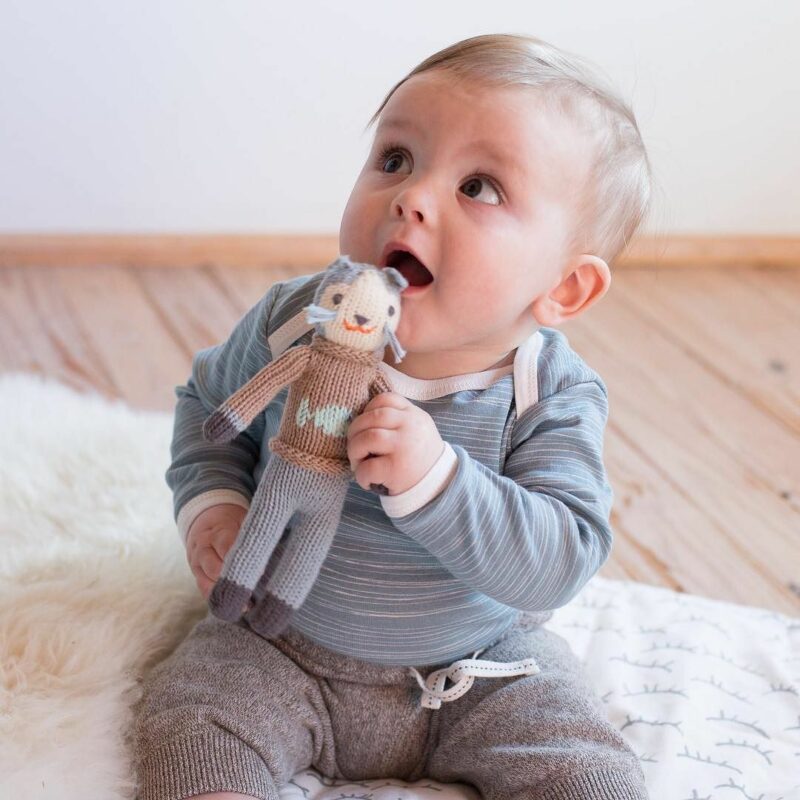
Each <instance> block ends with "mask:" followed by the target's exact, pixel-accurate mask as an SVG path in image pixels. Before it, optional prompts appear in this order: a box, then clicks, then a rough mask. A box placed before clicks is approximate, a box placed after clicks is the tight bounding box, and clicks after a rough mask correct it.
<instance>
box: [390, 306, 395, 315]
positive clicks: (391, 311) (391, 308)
mask: <svg viewBox="0 0 800 800" xmlns="http://www.w3.org/2000/svg"><path fill="white" fill-rule="evenodd" d="M389 316H390V317H393V316H394V306H389Z"/></svg>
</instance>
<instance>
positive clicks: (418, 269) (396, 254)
mask: <svg viewBox="0 0 800 800" xmlns="http://www.w3.org/2000/svg"><path fill="white" fill-rule="evenodd" d="M386 266H387V267H394V268H395V269H396V270H397V271H398V272H399V273H400V274H401V275H402V276H403V277H404V278H405V279H406V280H407V281H408V284H409V286H425V285H427V284H429V283H430V282H431V281H432V280H433V275H431V273H430V272H429V271H428V268H427V267H426V266H425V265H424V264H423V263H422V262H421V261H420V260H419V259H418V258H417V257H416V256H412V255H411V253H406V252H405V251H404V250H392V252H391V253H389V256H388V258H387V259H386Z"/></svg>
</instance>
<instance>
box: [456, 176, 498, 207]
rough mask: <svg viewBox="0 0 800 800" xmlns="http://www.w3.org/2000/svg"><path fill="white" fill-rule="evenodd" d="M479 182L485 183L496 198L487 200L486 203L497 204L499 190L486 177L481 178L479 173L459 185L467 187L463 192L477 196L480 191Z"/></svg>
mask: <svg viewBox="0 0 800 800" xmlns="http://www.w3.org/2000/svg"><path fill="white" fill-rule="evenodd" d="M481 184H485V185H487V186H488V187H489V188H490V189H491V191H492V194H493V195H494V197H495V198H496V199H494V200H489V201H488V203H487V204H488V205H492V206H499V205H500V202H501V198H500V192H499V191H498V190H497V189H496V188H495V187H494V186H493V185H492V183H491V181H489V180H487V179H486V178H482V177H480V176H479V175H476V176H475V177H474V178H470V179H469V180H468V181H465V182H464V183H462V184H461V185H462V187H467V190H466V191H465V192H464V194H466V195H468V196H469V197H478V196H479V195H480V193H481V189H480V185H481ZM482 202H485V201H482Z"/></svg>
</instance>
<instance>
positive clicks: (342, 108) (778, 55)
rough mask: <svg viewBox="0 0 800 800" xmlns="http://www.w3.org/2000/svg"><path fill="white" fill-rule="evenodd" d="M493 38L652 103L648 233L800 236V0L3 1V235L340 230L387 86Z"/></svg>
mask: <svg viewBox="0 0 800 800" xmlns="http://www.w3.org/2000/svg"><path fill="white" fill-rule="evenodd" d="M284 6H285V7H284ZM490 32H510V33H515V32H519V33H529V34H532V35H535V36H539V37H540V38H543V39H546V40H548V41H550V42H552V43H553V44H556V45H559V46H562V47H564V48H565V49H569V50H572V51H575V52H579V53H581V54H583V55H584V56H586V57H588V58H589V59H591V60H592V61H594V62H595V63H596V64H598V65H599V66H600V67H601V68H602V69H603V70H605V72H606V73H607V74H608V75H609V76H610V77H611V78H612V80H613V81H614V82H615V83H616V85H617V86H618V87H619V88H620V90H621V92H622V94H623V96H624V97H625V98H626V99H627V100H628V101H629V102H631V103H632V105H633V108H634V111H635V113H636V115H637V118H638V120H639V124H640V127H641V129H642V132H643V135H644V138H645V142H646V144H647V145H648V148H649V151H650V154H651V158H652V160H653V162H654V165H655V169H656V175H657V179H658V181H659V184H660V188H661V190H662V193H663V197H660V198H659V199H658V200H657V204H656V209H655V213H654V216H653V217H652V219H651V222H650V223H649V225H648V226H647V229H649V230H658V231H665V230H666V231H675V232H710V233H726V232H729V233H784V234H800V191H799V190H798V179H800V167H799V166H798V163H800V156H798V145H797V141H798V131H800V101H799V99H798V98H800V93H799V92H798V89H797V78H796V76H797V75H800V49H799V48H798V42H799V41H800V11H799V10H798V6H797V3H796V0H775V2H770V0H767V1H766V2H762V3H760V4H758V5H753V4H750V3H741V2H739V3H737V2H733V1H732V0H703V2H699V1H698V0H660V1H659V2H644V3H643V2H641V0H604V2H602V3H597V2H581V3H576V2H563V0H562V2H547V3H543V2H531V1H530V0H491V1H490V2H487V1H486V0H480V2H472V1H471V0H470V2H465V0H457V1H456V0H447V2H433V1H432V0H405V2H403V3H379V2H368V0H357V1H354V0H351V1H350V2H330V3H327V2H325V3H323V2H316V3H309V2H290V3H285V4H283V3H281V4H277V3H271V2H268V0H228V2H221V0H163V2H155V0H142V2H136V3H134V2H132V1H131V0H110V2H109V0H72V2H65V0H47V1H45V0H0V231H2V232H34V231H41V232H49V231H52V232H57V231H69V232H90V231H98V232H156V231H175V232H216V231H229V232H265V231H316V232H335V231H337V230H338V224H339V218H340V216H341V213H342V210H343V208H344V205H345V202H346V200H347V196H348V193H349V191H350V188H351V186H352V183H353V181H354V180H355V177H356V175H357V174H358V171H359V170H360V167H361V161H362V159H363V158H364V156H365V154H366V152H367V148H368V146H369V137H370V135H371V133H365V134H362V129H363V127H364V125H365V124H366V122H367V120H368V119H369V117H370V116H371V114H372V113H373V111H374V110H375V109H376V108H377V106H378V104H379V103H380V101H381V100H382V98H383V96H384V94H385V92H386V91H388V89H389V88H390V87H391V86H392V85H393V84H394V83H395V82H396V81H397V80H399V79H400V78H401V77H402V76H403V75H405V74H406V72H408V70H409V69H411V68H412V67H413V66H414V65H415V64H417V63H418V62H419V61H421V60H422V59H423V58H425V57H426V56H428V55H430V54H431V53H433V52H435V51H436V50H438V49H440V48H442V47H444V46H446V45H449V44H451V43H453V42H455V41H457V40H459V39H462V38H465V37H467V36H473V35H476V34H479V33H490ZM792 76H794V77H792Z"/></svg>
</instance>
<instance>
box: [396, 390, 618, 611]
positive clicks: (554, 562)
mask: <svg viewBox="0 0 800 800" xmlns="http://www.w3.org/2000/svg"><path fill="white" fill-rule="evenodd" d="M607 418H608V398H607V394H606V389H605V386H604V385H603V384H602V382H601V381H599V380H592V381H586V382H582V383H577V384H573V385H571V386H569V387H567V388H564V389H562V390H561V391H559V392H557V393H556V394H553V395H550V396H549V397H546V398H544V399H542V400H540V401H539V402H538V403H536V404H534V405H533V406H532V407H530V408H529V409H527V410H526V411H525V412H524V413H523V414H522V416H521V417H520V419H518V420H517V422H516V424H515V426H514V433H513V436H512V441H511V443H510V452H509V454H508V457H507V459H506V461H505V466H504V470H503V471H504V474H502V475H500V474H497V473H496V472H494V471H493V470H491V469H489V468H488V467H486V466H485V465H483V464H482V463H481V462H479V461H477V460H476V459H474V458H472V457H471V456H470V455H469V453H468V452H467V451H466V450H465V449H464V448H463V447H461V446H459V445H453V446H452V449H453V450H454V452H455V454H456V456H457V465H456V468H455V472H454V473H453V474H452V477H451V478H450V479H449V482H447V483H446V485H445V486H444V488H443V489H442V490H441V491H440V492H439V493H438V494H436V495H435V496H434V497H433V498H432V499H431V500H430V501H428V502H427V503H426V504H425V505H423V506H422V507H420V508H418V509H416V510H415V511H412V512H411V513H409V514H406V515H404V516H398V517H392V522H393V523H394V525H395V526H396V527H397V528H398V529H399V530H401V531H403V532H404V533H406V534H408V535H409V536H410V537H412V538H413V539H414V540H415V541H417V542H418V543H419V544H421V545H422V546H424V547H425V548H426V549H427V550H428V551H429V552H430V553H431V554H433V555H434V556H436V558H437V559H438V560H439V561H440V562H441V564H442V565H443V566H444V567H445V568H446V569H447V570H448V571H449V572H450V573H451V574H452V575H453V576H454V577H456V578H458V579H459V580H461V581H462V582H463V583H464V584H466V585H468V586H469V587H471V588H473V589H475V590H477V591H480V592H482V593H484V594H486V595H488V596H490V597H492V598H493V599H495V600H497V601H499V602H501V603H504V604H506V605H508V606H511V607H513V608H516V609H520V610H523V611H530V612H535V611H545V610H550V609H554V608H558V607H560V606H562V605H564V604H565V603H567V602H569V600H570V599H571V598H572V597H574V596H575V595H576V594H577V593H578V592H579V591H580V589H581V588H582V587H583V586H584V584H585V583H586V582H587V581H588V580H589V578H590V577H591V576H592V575H594V574H595V572H597V570H598V569H599V568H600V567H601V566H602V565H603V563H604V562H605V560H606V559H607V558H608V555H609V553H610V550H611V543H612V538H613V536H612V530H611V527H610V524H609V514H610V510H611V505H612V501H613V492H612V489H611V486H610V484H609V482H608V479H607V477H606V473H605V469H604V465H603V460H602V450H603V432H604V427H605V423H606V420H607ZM391 502H392V501H391V499H390V500H389V504H391ZM389 507H390V506H389ZM385 508H386V507H385ZM387 513H389V512H388V511H387Z"/></svg>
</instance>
